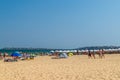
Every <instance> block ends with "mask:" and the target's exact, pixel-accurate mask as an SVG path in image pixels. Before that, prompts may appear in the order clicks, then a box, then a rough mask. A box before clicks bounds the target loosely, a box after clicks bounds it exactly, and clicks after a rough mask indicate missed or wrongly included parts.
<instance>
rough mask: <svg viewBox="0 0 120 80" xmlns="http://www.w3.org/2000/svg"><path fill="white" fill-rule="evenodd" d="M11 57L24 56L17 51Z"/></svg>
mask: <svg viewBox="0 0 120 80" xmlns="http://www.w3.org/2000/svg"><path fill="white" fill-rule="evenodd" d="M11 56H13V57H21V56H22V55H21V54H20V53H19V52H17V51H16V52H14V53H12V54H11Z"/></svg>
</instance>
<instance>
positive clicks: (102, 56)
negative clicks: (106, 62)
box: [102, 49, 105, 58]
mask: <svg viewBox="0 0 120 80" xmlns="http://www.w3.org/2000/svg"><path fill="white" fill-rule="evenodd" d="M104 53H105V52H104V49H102V57H103V58H105V55H104Z"/></svg>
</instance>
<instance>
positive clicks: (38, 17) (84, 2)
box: [0, 0, 120, 48]
mask: <svg viewBox="0 0 120 80" xmlns="http://www.w3.org/2000/svg"><path fill="white" fill-rule="evenodd" d="M119 4H120V0H0V48H3V47H40V48H78V47H84V46H102V45H117V46H119V45H120V5H119Z"/></svg>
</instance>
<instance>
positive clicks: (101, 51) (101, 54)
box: [98, 49, 103, 59]
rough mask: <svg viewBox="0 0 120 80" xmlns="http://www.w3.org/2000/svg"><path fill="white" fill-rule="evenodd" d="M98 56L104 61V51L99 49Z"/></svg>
mask: <svg viewBox="0 0 120 80" xmlns="http://www.w3.org/2000/svg"><path fill="white" fill-rule="evenodd" d="M98 55H99V58H101V59H102V57H103V50H102V49H99V53H98Z"/></svg>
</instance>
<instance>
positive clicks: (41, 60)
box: [0, 54, 120, 80]
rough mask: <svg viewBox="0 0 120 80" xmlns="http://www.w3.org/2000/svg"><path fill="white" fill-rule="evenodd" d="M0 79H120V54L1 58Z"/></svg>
mask: <svg viewBox="0 0 120 80" xmlns="http://www.w3.org/2000/svg"><path fill="white" fill-rule="evenodd" d="M0 80H120V54H112V55H105V59H88V57H87V55H77V56H72V57H69V58H67V59H51V56H40V57H36V58H35V59H34V60H29V61H18V62H8V63H7V62H6V63H4V62H3V61H0Z"/></svg>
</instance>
